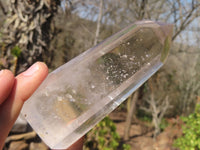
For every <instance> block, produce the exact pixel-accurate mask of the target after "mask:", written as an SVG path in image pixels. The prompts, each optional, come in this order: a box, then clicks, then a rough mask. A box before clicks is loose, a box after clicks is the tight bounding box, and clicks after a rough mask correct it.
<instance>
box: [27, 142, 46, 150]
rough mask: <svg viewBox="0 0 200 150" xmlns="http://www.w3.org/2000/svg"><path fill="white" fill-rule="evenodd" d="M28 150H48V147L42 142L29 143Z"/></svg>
mask: <svg viewBox="0 0 200 150" xmlns="http://www.w3.org/2000/svg"><path fill="white" fill-rule="evenodd" d="M29 150H49V148H48V147H47V146H46V145H45V144H44V143H43V142H41V143H33V142H32V143H31V144H30V149H29Z"/></svg>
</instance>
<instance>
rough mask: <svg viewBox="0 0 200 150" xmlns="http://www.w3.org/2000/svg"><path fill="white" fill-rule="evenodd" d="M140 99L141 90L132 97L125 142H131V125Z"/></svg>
mask: <svg viewBox="0 0 200 150" xmlns="http://www.w3.org/2000/svg"><path fill="white" fill-rule="evenodd" d="M138 97H139V90H137V91H136V92H135V93H134V94H132V95H131V96H130V100H131V104H130V105H131V106H130V110H129V112H128V115H127V118H126V124H125V130H124V140H129V133H130V129H131V123H132V120H133V115H134V112H135V108H136V107H135V106H136V102H137V99H138Z"/></svg>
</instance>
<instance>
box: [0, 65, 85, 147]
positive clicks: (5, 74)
mask: <svg viewBox="0 0 200 150" xmlns="http://www.w3.org/2000/svg"><path fill="white" fill-rule="evenodd" d="M47 74H48V68H47V66H46V65H45V64H44V63H42V62H37V63H35V64H33V65H32V66H31V67H30V68H29V69H28V70H26V71H25V72H22V73H21V74H19V75H17V76H16V77H14V75H13V73H12V72H11V71H9V70H1V71H0V150H2V149H3V146H4V142H5V139H6V137H7V136H8V134H9V132H10V130H11V129H12V126H13V124H14V123H15V121H16V119H17V117H18V115H19V113H20V111H21V108H22V106H23V104H24V102H25V101H26V100H27V99H28V98H29V97H30V96H31V95H32V94H33V92H34V91H35V90H36V89H37V88H38V87H39V85H40V84H41V83H42V81H43V80H44V79H45V78H46V76H47ZM82 147H83V138H81V139H80V140H79V141H77V142H76V143H74V144H73V145H72V146H71V147H70V148H68V150H81V149H82Z"/></svg>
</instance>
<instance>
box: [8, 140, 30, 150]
mask: <svg viewBox="0 0 200 150" xmlns="http://www.w3.org/2000/svg"><path fill="white" fill-rule="evenodd" d="M27 149H28V144H27V143H26V142H25V141H14V142H11V143H10V146H9V149H8V150H27Z"/></svg>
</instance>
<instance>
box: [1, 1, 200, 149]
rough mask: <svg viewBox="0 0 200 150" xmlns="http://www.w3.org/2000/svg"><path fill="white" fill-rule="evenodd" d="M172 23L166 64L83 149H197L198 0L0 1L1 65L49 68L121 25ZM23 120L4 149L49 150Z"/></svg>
mask: <svg viewBox="0 0 200 150" xmlns="http://www.w3.org/2000/svg"><path fill="white" fill-rule="evenodd" d="M144 19H149V20H153V21H159V22H166V23H171V24H173V25H174V33H173V37H172V41H173V44H172V46H171V50H170V55H169V57H168V60H167V62H166V64H165V65H164V67H162V69H160V70H159V71H158V72H157V73H156V74H155V75H154V76H153V77H152V78H151V79H149V80H148V81H147V82H146V83H145V84H144V85H143V86H142V87H141V88H140V89H138V90H137V91H136V92H135V93H134V94H133V95H132V96H130V97H129V98H128V100H127V101H125V102H124V103H123V104H122V105H120V106H119V107H118V108H117V109H116V110H115V111H114V112H112V113H111V114H110V115H109V116H108V117H106V118H105V119H104V120H103V121H102V122H100V123H99V124H98V125H97V126H96V127H95V128H94V129H92V130H91V131H90V132H89V133H88V134H87V135H86V140H85V145H84V149H94V150H101V149H102V150H115V149H120V150H121V149H124V150H128V149H131V150H132V149H134V150H135V149H136V150H153V149H158V150H160V149H163V150H168V149H169V150H171V149H188V150H189V149H200V142H199V141H200V112H199V104H200V93H199V92H200V82H199V79H200V57H199V56H200V55H199V54H200V0H176V1H174V0H23V1H22V0H8V1H4V0H0V69H4V68H8V69H10V70H12V71H13V73H14V74H15V75H17V74H19V73H20V72H22V71H24V70H25V69H27V68H28V67H29V66H30V65H32V64H33V63H34V62H36V61H44V62H45V63H46V64H47V65H48V66H49V68H50V71H52V70H54V69H55V68H57V67H58V66H60V65H62V64H64V63H66V62H68V61H69V60H71V59H72V58H74V57H75V56H77V55H79V54H80V53H82V52H84V51H85V50H87V49H89V48H90V47H92V46H94V45H96V44H98V43H99V42H101V41H102V40H104V39H105V38H107V37H109V36H110V35H112V34H114V33H116V32H117V31H119V30H120V29H122V28H123V27H126V26H127V25H129V24H130V23H133V22H135V21H138V20H144ZM22 122H23V121H21V122H20V121H19V123H16V125H15V126H16V128H15V126H14V128H13V130H12V131H11V133H10V135H9V137H8V139H7V140H6V145H5V147H4V149H5V150H7V149H9V150H16V149H19V150H20V149H32V150H33V149H38V150H43V149H48V147H47V146H46V145H45V144H44V143H42V141H41V140H40V139H39V138H38V137H37V135H36V134H35V132H34V131H32V130H31V128H30V127H29V126H28V125H27V124H25V123H22Z"/></svg>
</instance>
